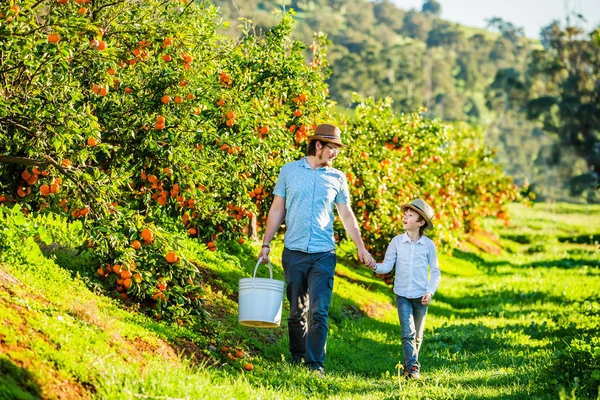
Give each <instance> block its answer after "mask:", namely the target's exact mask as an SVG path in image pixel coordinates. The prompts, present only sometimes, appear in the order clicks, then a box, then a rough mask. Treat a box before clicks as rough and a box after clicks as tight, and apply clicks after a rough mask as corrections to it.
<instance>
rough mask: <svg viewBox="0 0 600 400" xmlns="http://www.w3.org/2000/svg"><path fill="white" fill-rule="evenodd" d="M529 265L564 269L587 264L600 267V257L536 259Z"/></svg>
mask: <svg viewBox="0 0 600 400" xmlns="http://www.w3.org/2000/svg"><path fill="white" fill-rule="evenodd" d="M526 265H527V266H531V267H533V268H562V269H572V268H578V267H583V266H585V265H587V266H588V267H600V259H598V258H587V259H586V258H572V257H566V258H561V259H558V260H545V261H535V262H532V263H529V264H526Z"/></svg>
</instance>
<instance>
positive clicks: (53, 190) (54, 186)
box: [50, 183, 60, 193]
mask: <svg viewBox="0 0 600 400" xmlns="http://www.w3.org/2000/svg"><path fill="white" fill-rule="evenodd" d="M59 191H60V186H59V184H58V183H53V184H52V185H50V193H58V192H59Z"/></svg>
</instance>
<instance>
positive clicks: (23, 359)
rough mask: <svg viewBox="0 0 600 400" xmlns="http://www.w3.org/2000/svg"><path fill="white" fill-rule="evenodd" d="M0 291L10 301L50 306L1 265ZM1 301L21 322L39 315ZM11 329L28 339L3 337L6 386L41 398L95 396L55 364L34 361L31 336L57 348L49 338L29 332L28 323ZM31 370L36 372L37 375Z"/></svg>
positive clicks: (1, 348) (1, 349) (0, 350)
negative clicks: (11, 299)
mask: <svg viewBox="0 0 600 400" xmlns="http://www.w3.org/2000/svg"><path fill="white" fill-rule="evenodd" d="M0 291H5V292H7V293H9V294H10V297H9V298H14V297H18V298H19V299H20V300H23V299H27V300H31V302H32V303H33V301H34V300H35V302H40V301H42V302H43V303H44V304H46V305H50V304H51V303H50V302H48V301H47V300H45V299H43V298H41V297H40V296H38V295H35V294H32V293H30V292H29V291H28V290H27V288H26V287H25V286H24V285H23V284H22V283H21V282H19V280H17V279H16V278H14V277H13V276H12V275H10V274H9V273H8V272H6V270H5V269H4V268H3V267H2V266H0ZM0 301H1V302H2V307H3V308H4V307H6V308H10V309H12V310H14V311H15V312H16V313H17V314H18V315H19V316H20V317H21V318H22V321H27V320H28V319H29V318H32V317H33V314H34V313H36V312H37V311H33V310H31V309H30V308H26V307H23V306H21V305H18V304H15V303H12V302H10V301H6V300H5V298H0ZM12 329H13V330H14V336H15V337H19V338H27V339H28V340H18V341H14V340H10V341H9V340H8V339H9V338H6V337H2V336H0V353H1V354H3V355H4V357H5V359H4V360H3V362H2V366H1V369H2V379H3V381H4V382H3V384H6V381H7V380H10V382H11V383H12V384H13V386H14V388H15V389H17V388H18V389H19V390H23V391H25V392H27V393H30V394H32V395H34V396H36V397H38V396H39V397H42V398H59V399H87V398H90V397H91V396H92V394H93V393H94V391H95V389H94V387H93V386H91V385H89V384H87V383H80V382H77V381H76V380H74V379H71V378H65V374H60V373H59V371H58V370H57V369H56V368H55V367H54V365H53V363H51V362H48V361H44V360H39V359H36V358H35V356H34V354H33V353H32V350H31V348H30V347H29V346H28V345H27V343H30V342H31V339H32V336H35V339H36V340H43V341H45V342H47V343H48V344H49V345H51V346H54V345H53V344H52V343H51V342H50V341H49V340H48V339H47V338H46V337H44V336H43V335H42V334H41V333H39V332H36V331H33V330H32V329H29V328H28V326H27V325H26V323H24V324H19V326H16V325H13V326H12ZM9 343H10V344H9ZM31 371H36V373H35V374H34V373H32V372H31Z"/></svg>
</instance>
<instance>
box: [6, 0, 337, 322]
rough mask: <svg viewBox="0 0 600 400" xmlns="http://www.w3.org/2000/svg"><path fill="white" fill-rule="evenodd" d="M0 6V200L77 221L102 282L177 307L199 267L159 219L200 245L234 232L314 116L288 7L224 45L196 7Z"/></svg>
mask: <svg viewBox="0 0 600 400" xmlns="http://www.w3.org/2000/svg"><path fill="white" fill-rule="evenodd" d="M0 13H1V14H2V16H1V17H0V18H2V20H1V22H0V53H1V55H2V57H1V64H0V72H2V74H1V76H2V77H1V78H0V79H2V81H3V82H2V89H0V161H2V163H1V164H0V174H1V176H2V180H1V184H0V202H8V203H11V202H16V201H18V202H19V203H20V204H21V205H22V207H23V211H24V212H26V213H27V212H32V211H35V212H54V213H62V214H66V215H67V216H68V217H69V218H72V219H82V220H83V221H84V223H85V224H86V227H87V228H88V230H89V235H90V237H89V239H88V241H87V242H86V244H85V245H86V246H90V247H91V248H93V251H95V252H96V253H97V254H98V255H99V256H100V260H101V262H100V264H99V265H98V268H97V271H96V273H97V274H98V275H99V276H100V277H101V278H102V279H104V280H105V282H106V285H107V286H108V287H110V288H111V289H115V290H116V292H118V293H120V294H119V295H120V296H121V297H122V298H128V297H130V296H133V297H135V298H136V299H138V300H141V301H144V302H146V303H148V304H150V305H152V306H154V305H156V303H157V304H158V308H159V310H160V309H161V308H165V310H164V312H163V315H164V313H165V312H166V314H167V315H169V316H171V317H178V318H180V317H185V316H187V315H188V312H189V310H190V309H193V308H194V307H187V306H188V305H196V306H199V304H197V299H198V293H197V292H198V285H197V283H198V280H197V279H198V278H199V277H198V269H197V268H196V267H195V266H194V265H193V264H191V263H189V262H187V260H185V258H183V257H181V252H180V251H179V250H180V249H179V248H178V244H177V242H176V241H175V240H172V239H170V236H169V235H168V234H165V233H163V231H162V230H161V229H160V226H168V227H169V228H173V227H174V228H176V229H181V230H183V229H185V230H186V231H187V232H188V233H189V234H190V235H193V236H196V237H198V238H199V240H202V241H204V242H205V243H206V244H207V246H208V248H209V249H210V250H214V249H215V248H216V247H217V245H216V244H215V242H216V241H217V239H220V238H221V237H222V238H228V239H232V238H236V239H239V238H241V233H240V232H241V230H242V228H243V226H244V225H246V224H247V223H248V220H249V218H252V217H254V215H258V214H263V213H264V211H265V208H266V207H267V206H266V205H264V204H265V203H264V201H263V199H264V198H266V197H267V196H268V194H269V192H270V188H271V187H272V185H273V179H274V178H273V176H274V175H275V171H276V169H277V168H278V167H279V166H280V165H281V164H283V163H284V162H287V161H289V160H291V159H294V158H296V157H297V156H298V149H297V144H298V143H299V142H300V141H301V140H302V138H303V137H305V136H306V135H308V134H309V133H310V130H311V129H312V128H313V125H314V123H315V120H316V119H317V116H318V115H321V114H323V113H327V109H328V106H327V105H326V103H325V101H324V100H325V85H324V83H323V80H322V78H321V76H320V73H319V71H318V68H317V67H318V63H315V64H314V65H313V66H308V65H306V62H305V58H304V55H303V50H304V48H305V46H304V45H303V44H302V43H299V42H296V41H293V40H292V39H291V37H290V34H291V28H292V19H291V17H290V16H285V17H284V18H283V20H282V23H281V24H280V25H279V26H277V27H275V28H274V29H273V30H272V31H271V32H269V33H267V34H266V35H265V37H260V38H256V37H252V36H250V35H248V36H246V37H245V38H244V40H242V41H241V42H240V43H238V44H235V43H233V42H231V41H230V40H228V39H226V38H225V37H223V36H221V35H219V34H218V33H217V29H218V25H217V24H216V22H215V21H216V20H217V17H218V15H217V13H216V11H215V8H214V7H213V6H211V5H209V4H207V3H206V4H204V3H203V4H194V3H192V2H185V1H157V0H154V1H152V0H151V1H146V2H142V3H140V4H132V3H130V2H116V3H115V2H110V1H94V2H91V3H90V2H86V1H83V0H79V1H27V0H26V1H19V2H13V3H11V4H8V5H6V6H5V7H4V8H2V9H0ZM319 57H320V55H319V52H316V53H315V60H317V61H318V60H319ZM169 305H174V306H173V307H169ZM164 306H167V307H164ZM196 308H197V307H196Z"/></svg>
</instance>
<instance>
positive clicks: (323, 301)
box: [281, 248, 336, 369]
mask: <svg viewBox="0 0 600 400" xmlns="http://www.w3.org/2000/svg"><path fill="white" fill-rule="evenodd" d="M281 261H282V264H283V270H284V273H285V281H286V283H287V290H286V294H287V299H288V301H289V302H290V316H289V318H288V332H289V337H290V352H291V353H292V360H299V359H301V358H304V361H305V363H306V365H307V366H308V367H309V368H313V369H314V368H324V362H325V347H326V344H327V335H328V334H329V305H330V303H331V294H332V292H333V276H334V273H335V264H336V255H335V251H334V250H332V251H327V252H324V253H304V252H302V251H295V250H289V249H287V248H284V250H283V255H282V260H281ZM309 309H310V321H309V320H308V318H307V314H308V311H309Z"/></svg>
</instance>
